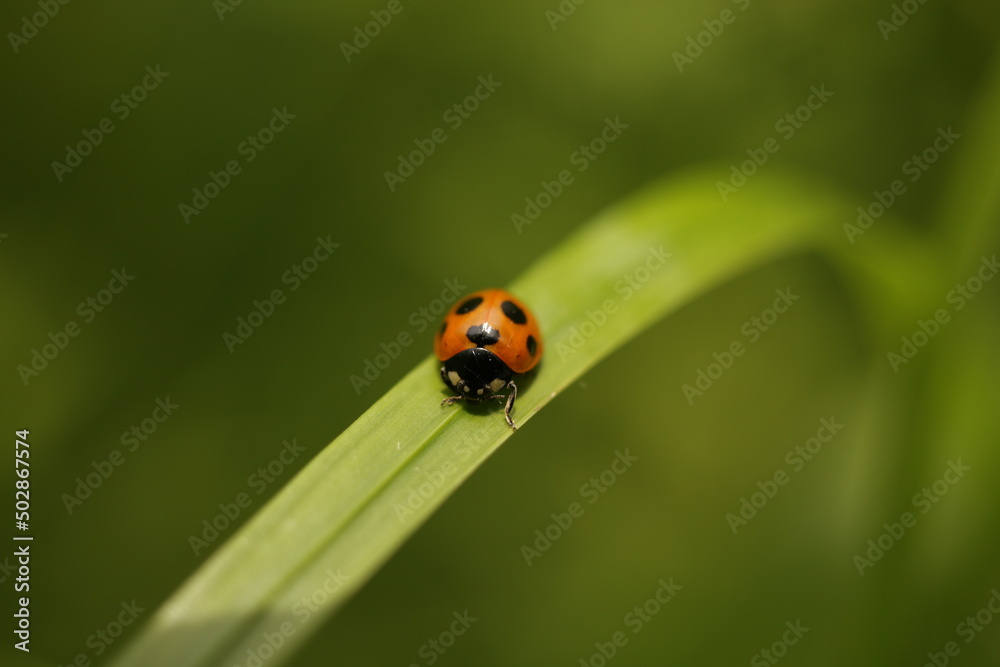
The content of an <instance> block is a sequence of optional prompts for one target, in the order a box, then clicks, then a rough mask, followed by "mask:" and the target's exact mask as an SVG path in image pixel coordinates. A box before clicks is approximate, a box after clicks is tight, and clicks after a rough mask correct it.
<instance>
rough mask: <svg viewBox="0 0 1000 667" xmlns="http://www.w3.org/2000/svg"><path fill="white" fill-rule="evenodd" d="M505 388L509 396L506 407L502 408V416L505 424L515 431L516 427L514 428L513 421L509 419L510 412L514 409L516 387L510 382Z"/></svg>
mask: <svg viewBox="0 0 1000 667" xmlns="http://www.w3.org/2000/svg"><path fill="white" fill-rule="evenodd" d="M507 388H508V389H510V394H508V396H507V405H505V406H504V409H503V416H504V417H505V418H506V419H507V424H508V425H509V426H510V427H511V429H513V430H515V431H516V430H517V427H516V426H514V420H513V419H511V418H510V411H511V410H513V409H514V400H515V399H516V398H517V385H516V384H514V381H513V380H511V381H510V382H508V383H507Z"/></svg>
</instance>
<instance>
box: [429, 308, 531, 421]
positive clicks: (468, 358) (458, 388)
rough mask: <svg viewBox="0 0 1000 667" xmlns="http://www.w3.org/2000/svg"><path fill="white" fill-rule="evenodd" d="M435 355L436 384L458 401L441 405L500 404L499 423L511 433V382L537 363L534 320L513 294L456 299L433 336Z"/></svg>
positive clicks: (513, 388)
mask: <svg viewBox="0 0 1000 667" xmlns="http://www.w3.org/2000/svg"><path fill="white" fill-rule="evenodd" d="M434 352H435V354H437V358H438V359H439V360H441V361H443V362H444V365H443V366H441V379H442V380H444V383H445V384H446V385H447V386H448V388H449V389H451V390H452V391H454V392H455V393H456V394H457V395H456V396H451V397H449V398H446V399H444V400H443V401H441V405H452V404H453V403H455V402H456V401H468V402H469V403H479V402H480V401H485V400H489V399H494V398H496V399H499V400H501V401H503V400H504V397H503V396H502V395H501V394H500V393H499V392H500V391H503V390H504V389H509V390H510V393H509V395H508V396H507V403H506V405H505V406H504V417H505V418H506V419H507V423H508V424H509V425H510V427H511V428H512V429H514V430H517V427H516V426H514V420H513V419H511V417H510V411H511V410H512V409H513V408H514V400H515V399H516V398H517V385H515V384H514V376H515V375H519V374H521V373H527V372H528V371H530V370H531V369H532V368H534V367H535V366H536V365H537V364H538V360H539V359H541V358H542V337H541V334H540V332H539V329H538V320H536V319H535V316H534V315H532V314H531V311H529V310H528V309H527V308H525V306H524V304H523V303H521V302H520V301H519V300H518V299H517V298H516V297H515V296H514V295H513V294H511V293H510V292H505V291H504V290H501V289H486V290H481V291H479V292H473V293H472V294H470V295H468V296H466V297H465V298H463V299H459V300H458V301H457V302H456V304H455V306H453V307H452V309H451V310H450V311H448V314H447V315H445V318H444V322H443V323H442V324H441V328H440V329H438V332H437V334H435V336H434Z"/></svg>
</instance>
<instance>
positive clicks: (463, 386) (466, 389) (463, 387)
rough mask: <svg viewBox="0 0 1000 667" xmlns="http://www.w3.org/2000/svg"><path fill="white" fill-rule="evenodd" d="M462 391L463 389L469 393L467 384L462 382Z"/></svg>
mask: <svg viewBox="0 0 1000 667" xmlns="http://www.w3.org/2000/svg"><path fill="white" fill-rule="evenodd" d="M462 391H464V392H465V393H469V385H467V384H463V385H462Z"/></svg>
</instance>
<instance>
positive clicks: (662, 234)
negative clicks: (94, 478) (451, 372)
mask: <svg viewBox="0 0 1000 667" xmlns="http://www.w3.org/2000/svg"><path fill="white" fill-rule="evenodd" d="M722 173H725V169H724V168H723V169H719V170H715V171H713V172H711V173H705V174H692V175H690V176H687V177H684V178H679V179H674V180H671V181H668V182H665V183H662V184H659V185H656V186H654V187H652V188H650V189H648V190H646V191H644V192H642V193H640V194H639V195H637V196H636V197H634V198H631V199H629V200H627V201H626V202H625V203H624V204H622V205H620V206H617V207H615V208H613V209H611V210H609V211H608V212H606V213H604V214H602V215H600V216H598V218H597V219H596V220H594V221H593V222H591V223H589V224H587V225H585V226H583V227H582V228H581V229H580V230H579V231H578V232H577V233H576V234H575V235H574V236H572V237H571V238H569V239H567V240H566V241H565V242H564V243H562V244H561V245H560V246H559V247H557V248H555V249H554V250H553V251H552V252H551V253H549V254H548V255H547V256H546V257H544V258H543V259H541V260H540V261H539V262H538V263H537V264H536V265H535V266H534V267H532V268H531V269H530V270H529V271H527V272H526V273H525V274H524V275H523V276H522V277H521V278H520V279H519V280H518V281H516V282H515V283H514V284H512V285H510V286H509V287H510V288H511V289H512V291H514V292H515V293H516V294H518V295H519V296H521V297H522V298H523V299H524V300H525V301H526V302H527V303H528V304H529V305H530V306H531V307H532V308H533V310H534V311H535V314H536V315H537V316H538V318H539V320H540V322H541V323H542V328H543V334H544V335H545V339H546V345H547V352H546V358H545V359H544V360H543V361H542V364H541V366H540V369H539V371H538V372H537V373H536V374H535V377H534V378H533V379H531V380H530V381H527V382H525V383H523V384H522V387H521V393H520V395H519V398H518V403H517V406H516V409H515V414H514V416H515V419H516V420H517V422H518V425H519V426H524V425H526V423H527V422H528V421H529V420H530V419H531V418H532V416H533V415H534V414H535V413H537V412H538V411H539V410H540V409H541V408H542V407H543V406H544V405H545V404H546V403H548V402H549V401H550V400H552V398H554V397H555V396H556V395H557V394H558V393H559V392H560V391H561V390H562V389H564V388H565V387H567V386H568V385H570V384H572V383H573V382H575V381H576V380H577V379H579V377H580V376H581V375H582V374H583V373H584V372H586V370H587V369H588V368H590V367H592V366H593V365H594V364H596V363H597V362H599V361H600V360H601V359H603V358H604V357H606V356H607V355H608V354H610V353H611V352H612V351H614V350H615V349H616V348H618V347H620V346H622V345H623V344H625V343H626V342H627V341H628V340H629V339H631V338H632V337H633V336H635V335H636V334H638V333H639V332H640V331H642V330H643V329H644V328H645V327H647V326H649V325H650V324H651V323H653V322H654V321H656V320H658V319H659V318H661V317H663V316H664V315H666V314H668V313H670V312H671V311H673V310H675V309H677V308H678V307H680V306H681V305H683V304H684V303H686V302H687V301H689V300H690V299H693V298H695V297H696V296H697V295H699V294H700V293H702V292H704V291H706V290H708V289H710V288H712V287H713V286H714V285H716V284H718V283H720V282H722V281H725V280H728V279H731V278H732V277H734V276H736V275H738V274H739V273H741V272H743V271H746V270H747V269H748V268H750V267H752V266H754V265H757V264H761V263H764V262H766V261H768V260H770V259H771V258H774V257H775V256H779V255H782V254H786V253H789V252H793V251H796V250H801V249H804V248H807V247H810V246H816V245H823V244H825V243H826V240H827V239H832V240H833V243H835V244H840V246H843V245H844V240H843V234H842V232H841V228H840V225H841V223H842V221H843V220H844V219H846V211H847V208H845V207H844V206H842V205H840V204H839V203H838V202H836V201H835V200H834V199H832V198H831V197H830V196H829V195H826V194H824V193H822V192H818V191H817V190H816V189H815V188H812V187H809V186H807V185H804V184H802V183H799V182H795V181H788V180H783V179H780V178H770V177H768V176H767V175H765V174H761V175H758V176H757V177H755V178H754V180H753V181H752V182H751V183H749V184H748V185H747V186H745V187H744V188H743V189H741V190H740V191H739V192H737V193H736V194H734V195H731V196H730V198H729V201H728V202H724V201H723V200H722V199H721V197H720V196H719V193H718V192H717V190H716V186H715V179H716V178H717V177H718V175H719V174H722ZM529 233H530V230H529ZM429 346H430V343H429V342H428V347H429ZM437 365H438V364H437V362H435V361H434V360H433V359H431V358H428V359H426V360H425V361H423V362H422V363H420V364H419V365H418V366H417V367H416V368H415V369H414V370H413V371H412V372H410V373H409V374H408V375H407V376H405V377H404V378H403V379H402V380H401V381H400V382H399V383H398V384H397V385H396V386H395V387H393V388H392V389H391V390H390V391H389V392H388V393H387V394H385V396H383V397H382V398H381V399H379V400H378V401H377V402H376V403H375V404H374V405H373V406H372V407H371V408H370V409H369V410H368V411H367V412H366V413H365V414H363V415H362V416H361V417H360V418H359V419H358V420H357V421H356V422H355V423H354V424H353V425H351V427H350V428H348V429H347V430H346V431H345V432H344V433H343V434H341V435H340V436H339V437H338V438H337V439H336V440H334V441H333V442H332V443H331V444H330V445H329V446H328V447H327V448H326V449H324V450H323V451H322V452H321V453H320V454H319V455H317V456H316V458H315V459H314V460H313V461H312V462H310V463H309V465H308V466H306V468H304V469H303V470H302V471H301V472H300V473H299V474H298V475H297V476H296V477H295V478H294V479H293V480H292V481H291V482H290V483H289V484H288V485H287V486H286V487H285V488H284V489H282V491H281V492H280V493H279V494H278V495H277V496H276V497H275V498H274V499H273V500H272V501H271V502H270V503H269V504H268V505H267V506H266V507H264V508H263V509H261V510H260V511H259V512H258V513H257V514H256V515H255V516H254V517H253V518H252V519H251V520H250V521H249V522H248V523H247V524H246V525H245V526H243V527H242V529H241V530H240V531H239V532H238V533H237V534H236V535H235V536H234V537H233V538H232V539H230V540H229V541H228V542H227V543H226V544H225V545H223V546H222V547H221V548H219V549H218V551H217V552H216V553H215V554H213V555H212V557H211V558H210V559H209V560H208V561H206V563H205V564H204V565H203V566H202V567H201V568H200V569H199V570H198V571H197V572H195V573H194V575H192V577H191V578H190V579H189V580H188V581H187V582H186V583H185V584H184V585H183V586H182V587H181V588H180V589H179V590H178V591H177V592H176V593H175V594H174V595H173V596H172V597H171V598H170V599H169V600H168V601H167V602H166V603H165V604H164V605H163V607H162V608H161V609H160V610H159V611H158V612H157V613H156V614H155V615H154V616H153V617H152V619H151V620H150V622H149V623H148V624H147V625H146V627H145V628H144V629H143V631H142V633H141V634H140V635H139V637H137V639H136V640H135V641H134V642H133V643H132V644H131V645H129V646H128V647H127V648H126V650H125V651H124V652H123V653H122V654H120V655H119V656H118V658H117V660H116V661H115V662H114V664H115V665H118V666H119V667H125V666H132V665H141V666H142V667H158V666H160V665H164V666H166V665H169V666H170V667H182V666H185V667H194V666H201V665H223V664H224V665H234V664H239V665H243V664H254V663H253V661H252V660H251V658H252V657H253V656H257V658H258V659H259V660H262V661H266V663H267V664H268V665H269V666H270V665H276V664H279V663H281V662H283V661H285V660H288V659H290V658H291V657H292V655H293V654H294V647H295V646H296V645H297V644H299V643H301V642H303V641H304V640H305V639H307V638H308V636H309V635H310V634H311V633H312V632H313V631H315V630H316V629H317V628H319V627H320V626H321V621H322V619H323V618H325V617H326V616H328V615H329V614H330V613H331V612H332V611H333V610H334V609H336V608H337V607H338V606H339V605H341V604H343V602H344V601H345V600H346V599H347V598H348V597H349V596H350V595H351V594H353V593H354V592H355V591H356V590H357V589H358V588H360V587H361V586H362V585H363V584H364V583H365V581H367V580H368V579H369V578H370V577H371V576H372V575H373V574H374V573H375V572H376V571H377V570H378V568H379V567H380V566H381V565H382V564H383V563H384V562H385V561H386V560H387V559H388V558H389V556H390V555H391V554H392V553H393V552H394V551H395V550H396V549H397V548H398V547H399V546H400V545H401V544H402V543H403V542H404V541H405V540H406V538H407V537H408V536H409V535H410V534H412V533H413V532H414V531H415V530H416V529H417V528H418V527H419V526H420V525H421V524H422V523H423V522H424V521H425V520H426V519H427V518H428V517H429V516H430V515H431V514H432V513H433V512H434V510H435V509H436V508H437V507H438V506H440V505H441V504H442V503H443V502H444V501H445V500H446V499H447V498H448V496H449V495H450V494H451V493H452V492H453V491H454V489H455V488H457V487H458V485H459V484H461V483H462V481H463V480H465V479H466V478H467V477H468V476H469V475H471V474H472V472H473V471H474V470H475V469H476V468H477V466H479V464H480V463H481V462H482V461H483V460H484V459H485V458H486V457H488V456H489V455H490V454H491V453H492V452H493V451H494V450H495V449H496V448H497V447H498V446H499V445H500V444H501V443H502V442H503V441H504V440H506V439H507V438H508V437H510V435H511V431H510V429H509V428H508V427H507V426H506V424H505V423H504V420H503V419H502V418H501V417H500V416H499V414H497V413H496V412H495V411H494V410H492V409H488V408H484V409H482V410H475V409H467V408H462V407H453V408H450V409H449V408H441V407H439V405H438V403H439V402H440V400H441V398H442V397H443V396H444V395H445V394H444V391H443V389H444V387H443V385H442V384H441V382H440V379H439V378H438V376H437Z"/></svg>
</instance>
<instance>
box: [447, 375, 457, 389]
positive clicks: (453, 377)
mask: <svg viewBox="0 0 1000 667" xmlns="http://www.w3.org/2000/svg"><path fill="white" fill-rule="evenodd" d="M458 380H459V378H458V373H456V372H455V371H448V382H450V383H451V386H453V387H455V386H458Z"/></svg>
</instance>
